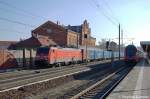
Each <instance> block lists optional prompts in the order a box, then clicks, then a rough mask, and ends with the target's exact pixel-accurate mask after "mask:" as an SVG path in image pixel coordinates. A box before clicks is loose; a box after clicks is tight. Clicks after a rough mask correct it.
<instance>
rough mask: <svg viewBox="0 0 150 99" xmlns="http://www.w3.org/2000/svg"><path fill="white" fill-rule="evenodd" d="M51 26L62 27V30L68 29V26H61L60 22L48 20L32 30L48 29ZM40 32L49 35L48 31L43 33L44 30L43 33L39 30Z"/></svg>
mask: <svg viewBox="0 0 150 99" xmlns="http://www.w3.org/2000/svg"><path fill="white" fill-rule="evenodd" d="M51 26H54V27H57V28H58V29H60V30H62V31H66V28H65V27H63V26H61V25H58V24H56V23H54V22H52V21H47V22H45V23H44V24H42V25H40V26H39V27H37V28H36V29H34V30H32V32H36V31H38V30H40V29H42V30H46V29H49V28H51ZM38 34H42V35H48V33H43V32H42V33H40V32H38Z"/></svg>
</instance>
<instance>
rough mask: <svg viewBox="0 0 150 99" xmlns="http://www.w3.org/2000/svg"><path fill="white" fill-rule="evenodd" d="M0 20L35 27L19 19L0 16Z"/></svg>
mask: <svg viewBox="0 0 150 99" xmlns="http://www.w3.org/2000/svg"><path fill="white" fill-rule="evenodd" d="M0 20H2V21H7V22H10V23H15V24H19V25H23V26H27V27H30V28H34V27H35V26H34V25H30V24H26V23H23V22H20V21H16V20H10V19H7V18H3V17H0Z"/></svg>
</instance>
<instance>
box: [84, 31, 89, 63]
mask: <svg viewBox="0 0 150 99" xmlns="http://www.w3.org/2000/svg"><path fill="white" fill-rule="evenodd" d="M84 39H85V41H86V42H85V43H86V44H85V48H86V63H87V41H88V40H87V34H84Z"/></svg>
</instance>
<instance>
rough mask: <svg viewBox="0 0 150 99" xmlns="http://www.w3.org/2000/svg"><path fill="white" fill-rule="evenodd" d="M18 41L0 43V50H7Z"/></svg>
mask: <svg viewBox="0 0 150 99" xmlns="http://www.w3.org/2000/svg"><path fill="white" fill-rule="evenodd" d="M17 42H18V41H0V49H8V48H10V47H11V46H12V45H14V44H16V43H17Z"/></svg>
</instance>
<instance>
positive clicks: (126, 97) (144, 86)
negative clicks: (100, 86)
mask: <svg viewBox="0 0 150 99" xmlns="http://www.w3.org/2000/svg"><path fill="white" fill-rule="evenodd" d="M107 99H150V64H148V63H147V62H146V61H145V60H142V61H140V62H139V63H138V64H137V65H136V66H135V67H134V68H133V69H132V70H131V71H130V73H129V74H128V75H127V76H126V77H125V78H124V79H123V80H122V81H121V82H120V84H119V85H118V86H117V87H116V88H115V89H114V90H113V91H112V93H111V94H110V95H109V96H108V97H107Z"/></svg>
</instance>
